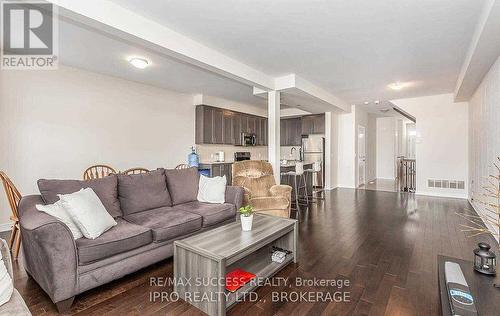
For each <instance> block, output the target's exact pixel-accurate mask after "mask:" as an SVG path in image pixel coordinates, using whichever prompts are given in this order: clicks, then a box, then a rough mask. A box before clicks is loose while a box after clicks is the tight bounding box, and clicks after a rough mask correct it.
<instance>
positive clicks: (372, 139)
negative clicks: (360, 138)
mask: <svg viewBox="0 0 500 316" xmlns="http://www.w3.org/2000/svg"><path fill="white" fill-rule="evenodd" d="M366 130H367V135H366V181H367V182H368V181H372V180H374V179H375V178H377V117H375V116H374V115H372V114H368V127H367V129H366Z"/></svg>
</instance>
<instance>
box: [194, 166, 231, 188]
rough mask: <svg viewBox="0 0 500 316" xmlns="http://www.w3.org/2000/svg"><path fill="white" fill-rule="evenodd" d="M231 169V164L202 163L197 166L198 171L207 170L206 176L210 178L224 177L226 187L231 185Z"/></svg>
mask: <svg viewBox="0 0 500 316" xmlns="http://www.w3.org/2000/svg"><path fill="white" fill-rule="evenodd" d="M232 168H233V164H232V163H231V162H222V163H219V162H215V163H202V164H200V165H199V166H198V170H208V176H209V177H211V178H212V177H222V176H226V181H227V185H231V184H232Z"/></svg>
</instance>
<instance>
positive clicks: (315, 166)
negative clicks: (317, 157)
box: [304, 161, 323, 201]
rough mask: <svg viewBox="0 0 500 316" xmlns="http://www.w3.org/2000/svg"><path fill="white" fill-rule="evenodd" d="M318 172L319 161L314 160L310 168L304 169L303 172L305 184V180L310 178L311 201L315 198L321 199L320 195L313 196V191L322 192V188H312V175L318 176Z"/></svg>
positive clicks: (319, 170) (319, 167)
mask: <svg viewBox="0 0 500 316" xmlns="http://www.w3.org/2000/svg"><path fill="white" fill-rule="evenodd" d="M320 172H321V161H315V162H314V163H313V167H312V169H306V170H304V173H305V175H306V185H307V181H308V180H309V178H310V179H311V184H312V192H311V199H312V200H313V201H314V200H316V201H318V200H323V198H322V197H314V193H321V192H323V190H314V175H316V176H319V174H320Z"/></svg>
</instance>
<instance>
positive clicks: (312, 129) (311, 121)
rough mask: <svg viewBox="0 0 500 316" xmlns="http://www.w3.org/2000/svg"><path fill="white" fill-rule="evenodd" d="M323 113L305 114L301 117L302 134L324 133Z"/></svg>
mask: <svg viewBox="0 0 500 316" xmlns="http://www.w3.org/2000/svg"><path fill="white" fill-rule="evenodd" d="M324 133H325V115H323V114H318V115H307V116H303V117H302V135H311V134H324Z"/></svg>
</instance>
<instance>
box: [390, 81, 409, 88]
mask: <svg viewBox="0 0 500 316" xmlns="http://www.w3.org/2000/svg"><path fill="white" fill-rule="evenodd" d="M410 85H411V84H410V83H409V82H399V81H398V82H394V83H391V84H389V85H388V87H389V88H391V89H392V90H401V89H403V88H406V87H409V86H410Z"/></svg>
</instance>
